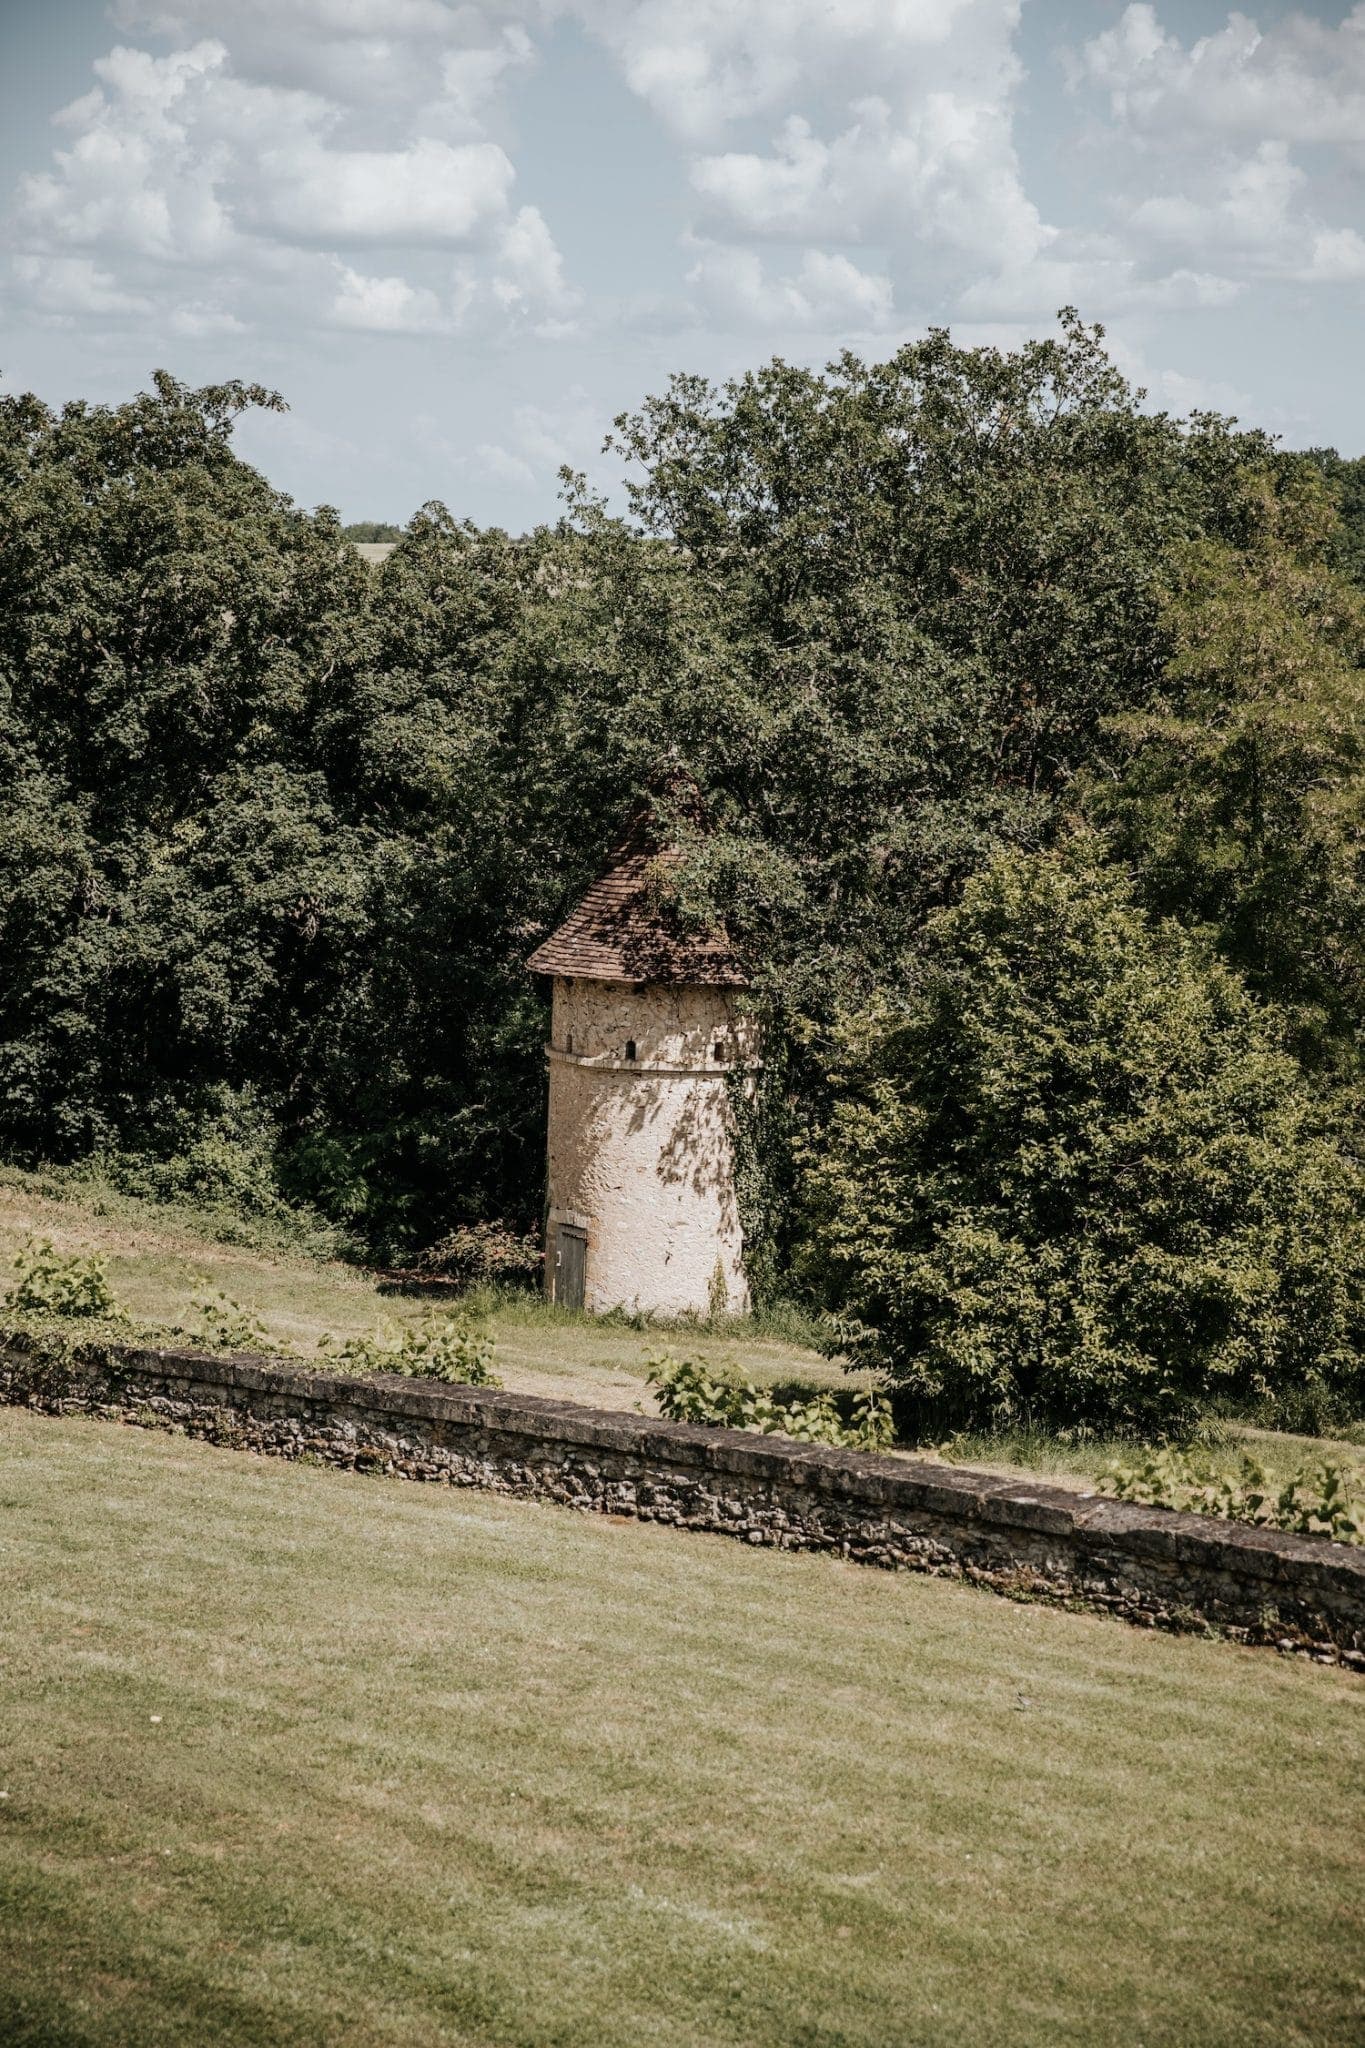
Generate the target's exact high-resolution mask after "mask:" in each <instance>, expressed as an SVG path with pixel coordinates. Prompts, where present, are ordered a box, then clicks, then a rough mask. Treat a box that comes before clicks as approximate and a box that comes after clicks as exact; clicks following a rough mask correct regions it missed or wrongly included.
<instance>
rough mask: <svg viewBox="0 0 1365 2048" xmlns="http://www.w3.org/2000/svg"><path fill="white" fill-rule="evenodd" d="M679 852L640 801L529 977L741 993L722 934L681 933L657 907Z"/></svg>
mask: <svg viewBox="0 0 1365 2048" xmlns="http://www.w3.org/2000/svg"><path fill="white" fill-rule="evenodd" d="M680 858H681V856H680V854H679V852H678V849H677V848H676V847H675V846H670V845H667V844H663V843H661V840H660V832H659V824H658V819H657V817H656V815H655V811H654V806H653V805H652V804H651V803H649V802H648V801H646V802H644V803H642V804H641V805H640V806H639V807H638V809H637V810H636V812H635V815H634V817H633V818H632V820H631V824H630V829H629V830H628V831H627V833H626V836H625V838H624V839H623V840H622V841H621V843H620V845H619V846H617V847H616V848H614V850H613V852H612V854H611V856H610V859H609V860H608V863H607V866H606V869H605V871H604V872H603V874H602V875H601V876H600V877H599V879H598V880H597V881H595V882H594V883H593V885H592V887H591V888H590V889H589V891H588V893H587V895H586V896H585V897H584V898H583V900H582V902H581V903H580V904H579V905H578V908H577V909H576V910H574V911H571V912H570V914H569V916H568V917H566V918H565V920H564V922H563V924H562V925H560V927H559V929H558V931H555V932H552V933H551V934H550V936H549V938H548V939H546V940H545V941H544V943H543V944H542V945H539V946H537V948H536V950H535V952H534V953H532V955H531V957H530V959H529V960H528V961H527V963H526V964H527V966H528V967H529V968H530V969H531V971H532V973H533V974H562V975H567V976H571V977H573V978H575V979H579V980H583V981H632V982H643V981H667V982H692V983H699V984H703V985H709V986H712V987H725V988H744V987H746V986H747V985H748V979H749V977H748V975H747V974H746V973H745V972H744V969H743V967H742V966H741V965H740V963H739V961H738V960H737V959H736V957H735V954H734V952H733V950H732V948H731V945H730V941H729V938H728V937H727V936H726V933H725V931H724V929H723V928H718V929H717V930H715V931H712V932H689V931H685V930H684V929H683V928H682V926H681V925H680V924H679V923H678V922H677V920H676V919H675V918H674V917H672V916H671V915H670V913H669V912H668V910H667V909H666V908H663V907H661V906H660V905H659V903H658V901H657V885H658V882H659V879H660V870H661V868H662V869H665V870H666V869H667V868H669V867H671V866H674V865H676V863H677V862H678V860H679V859H680Z"/></svg>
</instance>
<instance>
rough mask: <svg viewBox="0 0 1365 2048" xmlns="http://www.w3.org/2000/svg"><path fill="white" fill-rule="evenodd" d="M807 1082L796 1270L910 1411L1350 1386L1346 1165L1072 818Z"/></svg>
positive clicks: (1336, 1392) (1354, 1309)
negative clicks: (823, 1114)
mask: <svg viewBox="0 0 1365 2048" xmlns="http://www.w3.org/2000/svg"><path fill="white" fill-rule="evenodd" d="M830 1083H831V1089H832V1094H833V1099H834V1107H833V1109H832V1112H831V1114H830V1116H829V1119H828V1122H827V1126H826V1128H825V1129H824V1130H823V1131H822V1133H821V1134H820V1141H819V1145H818V1147H812V1153H811V1157H810V1158H809V1160H808V1164H807V1171H806V1183H805V1186H806V1198H807V1239H806V1250H805V1253H804V1267H805V1271H806V1274H807V1277H808V1278H809V1279H810V1280H811V1281H812V1282H813V1283H814V1284H815V1285H816V1286H817V1287H818V1289H819V1290H820V1292H821V1294H822V1296H823V1299H824V1301H825V1303H826V1305H827V1307H829V1309H830V1310H831V1311H832V1312H833V1314H834V1316H835V1318H836V1332H835V1337H834V1340H833V1343H835V1344H837V1345H838V1347H839V1348H841V1349H843V1350H845V1351H846V1352H847V1354H848V1355H849V1356H850V1357H851V1358H852V1359H853V1360H854V1361H855V1362H857V1363H859V1364H864V1365H868V1366H872V1367H874V1368H875V1369H877V1370H878V1371H881V1372H883V1373H885V1374H887V1375H888V1376H889V1377H890V1378H891V1379H892V1380H894V1381H896V1382H898V1383H899V1384H900V1386H901V1387H902V1388H904V1389H905V1390H906V1393H907V1396H908V1397H909V1405H910V1406H911V1407H912V1408H917V1410H918V1416H919V1421H920V1423H921V1425H922V1426H923V1427H924V1429H925V1430H926V1431H927V1432H928V1433H930V1434H937V1435H942V1434H944V1433H945V1430H947V1429H952V1428H955V1427H988V1428H989V1427H1000V1426H1007V1425H1017V1424H1019V1423H1020V1422H1029V1421H1033V1422H1036V1423H1043V1424H1046V1425H1050V1426H1054V1427H1055V1426H1059V1425H1060V1426H1088V1427H1094V1428H1105V1429H1114V1430H1119V1431H1130V1430H1132V1431H1141V1432H1142V1433H1143V1434H1145V1435H1148V1436H1158V1437H1160V1436H1163V1435H1170V1434H1174V1433H1176V1432H1177V1431H1181V1430H1184V1429H1185V1428H1186V1427H1187V1426H1188V1425H1189V1423H1190V1421H1191V1420H1192V1418H1193V1416H1194V1415H1195V1414H1196V1413H1197V1411H1198V1410H1199V1409H1200V1407H1201V1406H1202V1405H1203V1404H1204V1403H1206V1402H1207V1401H1208V1400H1209V1399H1210V1398H1212V1397H1215V1396H1221V1397H1225V1398H1229V1397H1230V1398H1236V1399H1239V1400H1254V1399H1260V1400H1262V1401H1269V1402H1272V1403H1273V1402H1274V1401H1276V1400H1279V1399H1282V1398H1286V1397H1287V1396H1288V1395H1289V1394H1290V1393H1291V1392H1297V1393H1299V1394H1301V1393H1302V1391H1303V1390H1304V1389H1305V1388H1310V1387H1316V1388H1320V1389H1324V1390H1326V1391H1328V1392H1329V1393H1331V1394H1332V1395H1333V1396H1334V1397H1339V1398H1341V1400H1342V1401H1343V1402H1344V1403H1346V1404H1348V1405H1349V1403H1350V1402H1351V1401H1352V1400H1354V1399H1356V1398H1358V1390H1359V1388H1360V1383H1361V1379H1360V1376H1361V1364H1360V1357H1361V1352H1360V1338H1361V1332H1362V1322H1363V1321H1365V1316H1363V1314H1362V1298H1361V1281H1362V1275H1365V1259H1362V1206H1363V1205H1362V1190H1363V1187H1365V1182H1363V1181H1362V1176H1361V1173H1360V1171H1359V1170H1358V1168H1356V1167H1355V1166H1354V1165H1351V1164H1349V1163H1348V1162H1347V1161H1346V1160H1345V1159H1344V1158H1343V1157H1342V1156H1341V1153H1340V1152H1339V1150H1338V1148H1337V1146H1336V1145H1335V1144H1334V1142H1333V1140H1332V1133H1331V1130H1330V1127H1329V1125H1328V1122H1327V1118H1326V1114H1325V1112H1324V1111H1323V1109H1322V1108H1321V1106H1320V1105H1319V1103H1318V1102H1316V1101H1315V1100H1313V1099H1311V1098H1310V1096H1309V1093H1308V1091H1307V1090H1306V1088H1305V1087H1304V1085H1303V1082H1302V1080H1301V1077H1300V1075H1299V1073H1298V1070H1297V1068H1296V1067H1295V1066H1294V1064H1293V1062H1292V1061H1291V1060H1290V1059H1289V1058H1288V1057H1287V1056H1286V1055H1285V1054H1284V1053H1283V1052H1282V1051H1281V1050H1280V1049H1279V1048H1278V1045H1277V1044H1276V1042H1275V1039H1274V1036H1273V1032H1272V1030H1271V1028H1270V1025H1269V1024H1268V1022H1267V1020H1266V1018H1265V1015H1264V1013H1263V1012H1261V1011H1259V1010H1258V1009H1257V1007H1256V1005H1255V1004H1254V1003H1253V1002H1252V1000H1251V999H1250V997H1249V996H1248V995H1247V994H1246V992H1245V990H1244V989H1243V987H1242V986H1241V984H1240V983H1239V982H1238V980H1237V979H1236V977H1235V976H1234V975H1233V974H1232V973H1231V972H1230V971H1229V970H1227V969H1226V968H1223V967H1220V966H1218V965H1217V964H1215V963H1213V962H1211V961H1210V960H1209V959H1208V958H1207V956H1206V955H1205V953H1204V952H1203V950H1202V949H1201V947H1200V946H1199V944H1198V943H1197V942H1196V941H1195V940H1193V939H1191V938H1190V937H1189V935H1188V934H1186V933H1184V932H1182V931H1180V930H1179V929H1177V928H1176V927H1174V926H1172V925H1160V926H1156V927H1153V926H1151V925H1149V924H1148V923H1147V922H1146V920H1145V919H1144V918H1143V917H1142V915H1141V914H1140V913H1139V911H1138V910H1137V909H1136V908H1135V907H1134V905H1133V903H1132V901H1131V899H1130V896H1129V894H1128V891H1127V887H1126V885H1125V883H1124V882H1123V880H1122V879H1121V878H1120V877H1118V876H1116V875H1115V874H1114V873H1113V872H1112V871H1111V870H1106V869H1105V868H1103V867H1102V866H1101V865H1100V863H1099V861H1098V859H1097V857H1096V850H1095V847H1094V844H1093V842H1091V841H1090V840H1089V839H1088V838H1085V839H1080V840H1078V841H1076V842H1074V843H1073V844H1072V845H1071V846H1070V847H1069V848H1067V849H1065V850H1064V851H1063V853H1062V854H1061V855H1060V856H1048V855H1025V854H1018V853H1014V854H1002V855H1000V856H998V857H997V858H996V859H995V860H994V861H993V862H992V864H991V865H990V866H989V868H987V869H986V870H985V871H984V872H983V873H981V874H980V875H978V876H977V877H976V878H975V879H974V880H973V881H972V882H971V883H970V884H969V885H968V887H967V889H966V891H965V894H964V897H963V900H962V902H961V904H960V905H959V906H958V907H957V908H955V909H952V910H949V911H946V912H941V913H939V915H938V916H937V917H936V918H935V919H934V920H932V921H931V924H930V926H929V929H928V931H927V933H926V937H925V947H924V951H923V954H922V956H921V958H920V960H919V962H918V964H917V966H916V967H915V969H914V970H913V971H912V972H911V973H910V974H909V975H908V976H907V978H906V982H905V985H904V987H903V990H902V992H901V995H900V998H899V1000H898V1001H897V1002H895V1003H892V1002H890V1001H883V1002H882V1003H881V1005H880V1006H879V1007H875V1008H873V1009H872V1010H870V1011H868V1012H866V1013H864V1014H862V1015H859V1016H856V1017H853V1018H851V1019H849V1020H848V1021H847V1023H846V1025H845V1027H844V1028H843V1030H842V1033H841V1035H840V1038H839V1041H838V1043H837V1049H836V1054H835V1057H834V1059H833V1061H832V1063H831V1068H830ZM831 1348H833V1344H832V1346H831Z"/></svg>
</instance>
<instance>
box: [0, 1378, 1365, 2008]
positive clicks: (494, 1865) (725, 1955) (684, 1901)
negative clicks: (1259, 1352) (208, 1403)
mask: <svg viewBox="0 0 1365 2048" xmlns="http://www.w3.org/2000/svg"><path fill="white" fill-rule="evenodd" d="M0 1555H2V1556H3V1559H4V1581H5V1583H4V1595H3V1597H4V1612H5V1628H4V1631H3V1638H2V1639H0V1792H3V1793H4V1795H5V1796H4V1798H3V1800H0V1920H2V1921H3V1934H4V1952H5V1964H4V1968H3V1970H2V1971H0V2039H3V2040H4V2041H5V2042H6V2043H7V2044H11V2048H40V2044H41V2048H50V2044H51V2048H55V2044H61V2048H162V2044H167V2048H169V2044H176V2048H181V2044H185V2043H191V2042H192V2043H195V2044H198V2043H209V2042H212V2043H214V2044H215V2048H237V2044H243V2048H245V2044H252V2048H256V2044H271V2048H276V2044H296V2043H297V2044H300V2048H302V2044H308V2048H314V2044H317V2043H320V2042H327V2043H329V2044H332V2043H336V2044H347V2048H361V2044H364V2048H368V2044H372V2043H373V2044H397V2043H402V2044H403V2048H412V2044H419V2048H420V2044H437V2043H441V2044H445V2043H452V2044H454V2043H458V2044H498V2048H520V2044H525V2048H532V2044H534V2048H546V2044H554V2048H579V2044H582V2048H637V2044H641V2043H648V2042H658V2043H668V2044H678V2048H710V2044H714V2048H721V2044H735V2048H765V2044H773V2048H779V2044H780V2048H817V2044H818V2048H896V2044H906V2048H909V2044H912V2043H925V2044H934V2048H952V2044H956V2043H961V2044H971V2048H981V2044H989V2043H1010V2044H1018V2048H1026V2044H1030V2043H1040V2044H1041V2043H1046V2044H1049V2048H1055V2044H1066V2043H1075V2044H1085V2048H1103V2044H1107V2043H1115V2044H1119V2043H1122V2044H1124V2048H1129V2044H1132V2043H1135V2042H1142V2043H1145V2044H1147V2048H1157V2044H1189V2048H1196V2044H1197V2048H1218V2044H1229V2048H1231V2044H1238V2048H1255V2044H1262V2043H1264V2044H1266V2048H1287V2044H1304V2048H1306V2044H1324V2048H1325V2044H1342V2043H1345V2042H1347V2041H1350V2040H1356V2039H1359V2038H1361V2032H1362V2028H1365V1925H1363V1924H1362V1921H1363V1920H1365V1866H1363V1865H1362V1856H1361V1848H1360V1844H1361V1840H1362V1825H1363V1824H1365V1773H1362V1763H1365V1756H1363V1755H1362V1739H1361V1738H1362V1719H1361V1700H1362V1694H1361V1691H1360V1684H1359V1681H1358V1680H1353V1679H1350V1678H1348V1677H1346V1676H1345V1675H1344V1674H1342V1673H1340V1672H1338V1671H1335V1670H1331V1669H1322V1668H1319V1667H1315V1666H1311V1665H1302V1664H1299V1663H1296V1662H1292V1661H1288V1660H1284V1661H1281V1660H1279V1659H1276V1658H1274V1657H1273V1656H1270V1655H1268V1654H1266V1653H1264V1652H1252V1651H1242V1650H1237V1649H1234V1648H1231V1647H1229V1646H1227V1645H1225V1644H1221V1643H1214V1642H1204V1641H1200V1640H1196V1639H1189V1638H1179V1639H1176V1638H1164V1637H1160V1636H1154V1635H1145V1634H1142V1633H1140V1632H1138V1631H1136V1630H1133V1629H1130V1628H1126V1627H1124V1626H1122V1625H1121V1624H1118V1623H1113V1622H1110V1621H1107V1620H1104V1619H1100V1618H1096V1617H1091V1616H1083V1615H1070V1614H1066V1613H1059V1612H1055V1611H1051V1610H1047V1609H1042V1608H1030V1607H1020V1606H1014V1605H1011V1604H1009V1603H1006V1602H1003V1601H1000V1600H998V1599H995V1598H993V1597H992V1596H990V1595H989V1594H985V1593H977V1592H974V1591H972V1590H970V1589H968V1588H964V1587H960V1586H956V1585H952V1584H949V1583H940V1582H937V1581H933V1580H918V1579H913V1578H909V1577H892V1576H887V1575H882V1574H878V1573H875V1572H869V1571H863V1570H859V1569H857V1568H854V1567H848V1566H841V1565H839V1564H838V1563H836V1562H833V1561H831V1560H828V1559H824V1558H812V1559H801V1558H793V1557H790V1556H781V1555H778V1554H774V1553H767V1552H759V1551H750V1550H746V1549H744V1548H742V1547H740V1546H738V1545H735V1544H728V1543H725V1542H723V1541H721V1540H719V1539H710V1538H701V1537H682V1536H679V1535H678V1534H676V1533H674V1532H671V1531H665V1530H655V1529H650V1528H646V1527H641V1526H639V1525H635V1524H625V1525H616V1526H613V1525H611V1524H610V1523H608V1522H606V1521H605V1520H601V1519H597V1518H590V1517H577V1516H574V1515H573V1514H571V1513H569V1512H567V1511H563V1510H559V1509H555V1508H549V1507H545V1506H542V1505H538V1504H531V1503H524V1502H516V1501H504V1500H499V1499H496V1498H491V1497H488V1496H484V1495H477V1494H451V1493H450V1492H448V1491H446V1490H444V1489H437V1488H418V1487H404V1486H400V1485H397V1484H394V1483H392V1482H385V1481H376V1480H366V1479H360V1478H352V1477H350V1476H346V1475H341V1474H337V1473H333V1472H328V1471H324V1470H309V1469H303V1468H299V1467H292V1466H288V1465H283V1464H279V1463H276V1462H273V1461H266V1460H254V1459H251V1458H249V1457H246V1456H243V1455H239V1454H236V1453H232V1452H226V1451H218V1450H213V1449H211V1448H209V1447H207V1446H203V1445H198V1444H193V1443H189V1442H186V1441H184V1440H180V1439H174V1438H163V1437H158V1436H155V1435H150V1434H144V1433H142V1432H139V1431H132V1430H120V1429H118V1428H117V1427H116V1426H113V1425H109V1424H103V1423H98V1422H93V1421H89V1420H86V1419H72V1420H67V1421H53V1420H49V1419H40V1418H37V1417H33V1416H30V1415H28V1414H26V1413H23V1412H19V1411H0Z"/></svg>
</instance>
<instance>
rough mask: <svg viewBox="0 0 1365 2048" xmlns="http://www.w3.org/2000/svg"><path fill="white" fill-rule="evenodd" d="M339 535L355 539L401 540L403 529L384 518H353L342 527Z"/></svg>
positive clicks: (344, 538) (347, 538)
mask: <svg viewBox="0 0 1365 2048" xmlns="http://www.w3.org/2000/svg"><path fill="white" fill-rule="evenodd" d="M341 537H342V539H343V540H355V541H377V540H378V541H383V540H401V539H402V538H403V529H402V527H401V526H393V525H391V524H390V522H389V521H388V520H386V519H353V520H352V521H351V523H350V524H349V526H343V527H342V529H341Z"/></svg>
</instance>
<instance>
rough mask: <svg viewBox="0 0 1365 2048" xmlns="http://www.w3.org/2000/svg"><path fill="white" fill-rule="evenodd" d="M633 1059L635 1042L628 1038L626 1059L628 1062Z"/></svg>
mask: <svg viewBox="0 0 1365 2048" xmlns="http://www.w3.org/2000/svg"><path fill="white" fill-rule="evenodd" d="M634 1057H635V1040H634V1039H633V1038H628V1039H627V1040H626V1058H627V1059H628V1060H633V1059H634Z"/></svg>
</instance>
